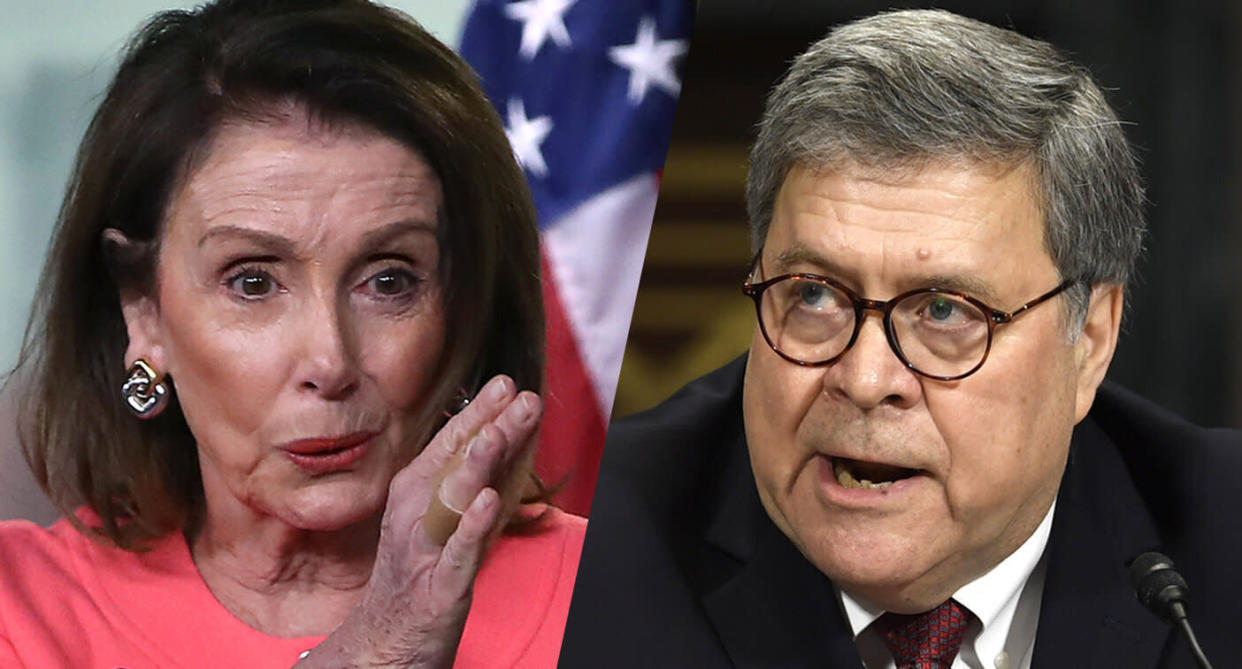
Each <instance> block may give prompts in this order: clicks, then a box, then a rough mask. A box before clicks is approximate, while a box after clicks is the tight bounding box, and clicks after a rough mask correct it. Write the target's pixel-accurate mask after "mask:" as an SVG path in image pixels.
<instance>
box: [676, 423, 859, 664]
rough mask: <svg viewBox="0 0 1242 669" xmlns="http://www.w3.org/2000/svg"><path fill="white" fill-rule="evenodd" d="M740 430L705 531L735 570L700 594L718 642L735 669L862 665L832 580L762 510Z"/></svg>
mask: <svg viewBox="0 0 1242 669" xmlns="http://www.w3.org/2000/svg"><path fill="white" fill-rule="evenodd" d="M738 435H739V436H738V439H737V442H736V443H734V444H732V445H731V448H730V453H729V456H728V459H727V462H726V463H725V465H724V468H725V471H724V472H723V476H721V477H720V480H721V481H723V482H724V485H722V486H721V488H720V489H719V491H718V494H717V495H716V506H715V508H716V509H718V511H717V513H715V515H714V517H713V518H711V520H710V522H709V523H708V529H707V532H706V536H705V538H706V541H707V544H708V546H709V547H710V548H709V550H711V551H714V552H716V553H718V554H724V555H728V556H729V563H730V564H732V565H734V569H735V571H733V573H732V574H731V575H729V576H727V577H725V578H723V579H721V580H720V581H719V582H718V583H716V584H713V587H710V588H708V589H706V590H705V592H704V594H703V596H702V599H701V601H702V604H703V609H704V611H705V612H706V613H707V617H708V619H709V620H710V621H711V624H712V625H713V627H714V628H715V630H716V633H717V636H718V637H719V639H720V642H721V645H722V646H723V647H724V648H725V651H726V652H727V653H728V655H729V658H730V659H731V660H732V662H733V664H734V666H736V667H739V668H754V667H782V668H783V667H789V668H791V669H792V668H796V667H819V668H822V667H831V668H833V669H836V668H838V667H841V668H849V669H853V668H856V667H857V668H860V667H862V662H861V661H860V660H859V658H858V651H857V650H856V648H855V647H854V641H853V635H852V633H851V632H850V629H849V625H848V624H847V623H846V621H845V618H844V615H843V614H842V612H841V608H840V605H839V604H838V603H837V598H836V594H835V593H834V592H833V589H832V584H831V582H830V581H829V580H828V578H827V577H825V576H824V575H823V574H822V573H820V571H819V570H818V569H816V568H815V566H814V565H812V564H811V563H810V562H809V561H807V559H806V558H805V557H803V556H802V554H801V553H800V552H799V551H798V549H797V548H796V547H795V546H794V545H793V543H792V542H790V541H789V539H788V538H787V537H786V536H785V535H784V534H783V533H781V531H780V530H779V529H778V528H777V527H776V526H775V525H774V524H773V523H772V521H771V519H769V518H768V515H767V513H766V512H765V511H764V510H763V506H762V505H761V504H760V502H759V496H758V492H756V490H755V479H754V475H753V474H752V473H751V469H750V459H749V456H748V454H747V451H746V445H745V437H744V436H742V431H741V429H740V425H739V429H738Z"/></svg>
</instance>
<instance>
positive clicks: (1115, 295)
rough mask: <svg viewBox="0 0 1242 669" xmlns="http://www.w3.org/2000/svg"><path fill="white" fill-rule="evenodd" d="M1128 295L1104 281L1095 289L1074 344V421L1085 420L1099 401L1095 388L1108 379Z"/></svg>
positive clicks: (1119, 287) (1116, 286)
mask: <svg viewBox="0 0 1242 669" xmlns="http://www.w3.org/2000/svg"><path fill="white" fill-rule="evenodd" d="M1124 306H1125V296H1124V292H1123V291H1122V288H1121V286H1119V285H1116V284H1100V285H1098V286H1096V287H1095V288H1093V289H1092V290H1091V301H1090V303H1089V304H1088V305H1087V319H1086V321H1085V322H1084V323H1083V326H1082V333H1081V334H1079V335H1078V341H1077V343H1075V344H1074V361H1075V363H1076V364H1077V367H1078V370H1077V371H1078V389H1077V395H1076V404H1075V407H1074V422H1078V421H1080V420H1082V419H1083V418H1084V417H1085V416H1086V415H1087V411H1089V410H1090V409H1091V405H1092V403H1094V402H1095V391H1096V389H1098V388H1099V387H1100V383H1102V382H1103V381H1104V374H1105V373H1107V372H1108V364H1109V363H1110V362H1112V359H1113V351H1115V350H1116V349H1117V335H1118V332H1119V331H1120V329H1121V314H1122V311H1123V307H1124Z"/></svg>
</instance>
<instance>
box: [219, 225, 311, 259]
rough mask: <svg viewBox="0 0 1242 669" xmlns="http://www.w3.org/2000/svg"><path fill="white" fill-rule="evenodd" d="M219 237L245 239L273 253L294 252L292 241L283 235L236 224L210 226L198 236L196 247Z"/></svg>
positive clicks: (290, 253) (283, 254) (284, 253)
mask: <svg viewBox="0 0 1242 669" xmlns="http://www.w3.org/2000/svg"><path fill="white" fill-rule="evenodd" d="M219 237H225V238H229V237H234V238H242V239H247V240H250V241H252V242H254V243H256V244H258V245H259V246H260V247H262V248H263V249H266V250H269V251H271V252H272V253H273V254H274V255H282V256H290V255H293V252H294V244H293V242H292V241H291V240H289V239H287V238H285V237H282V236H280V235H277V234H274V233H271V232H266V231H263V230H255V229H253V228H245V227H242V226H238V225H217V226H214V227H212V228H211V229H209V230H207V232H204V233H203V236H202V237H199V238H198V247H199V248H202V247H203V246H205V245H206V244H207V243H208V242H209V241H211V240H213V239H216V238H219Z"/></svg>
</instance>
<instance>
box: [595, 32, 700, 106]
mask: <svg viewBox="0 0 1242 669" xmlns="http://www.w3.org/2000/svg"><path fill="white" fill-rule="evenodd" d="M686 48H687V40H684V39H666V40H661V39H656V22H655V19H654V18H652V17H650V16H644V17H643V18H642V20H641V21H639V22H638V35H637V36H636V37H635V38H634V43H633V44H629V45H626V46H614V47H612V48H611V49H609V50H608V57H609V58H611V59H612V61H613V62H614V63H616V64H617V65H620V66H621V67H624V68H627V69H628V70H629V71H630V91H629V98H630V102H632V103H633V104H635V105H637V104H639V103H640V102H642V101H643V98H644V97H645V96H646V95H647V89H648V88H650V87H651V86H652V85H655V86H658V87H660V88H662V89H664V90H665V91H667V92H668V93H669V94H670V95H674V96H675V95H677V93H678V92H679V91H680V90H681V81H680V80H678V78H677V73H676V72H675V71H674V70H673V60H674V59H675V58H677V57H678V56H680V55H682V54H683V53H685V52H686Z"/></svg>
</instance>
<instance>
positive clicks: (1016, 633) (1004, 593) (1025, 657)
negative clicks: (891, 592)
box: [837, 501, 1057, 669]
mask: <svg viewBox="0 0 1242 669" xmlns="http://www.w3.org/2000/svg"><path fill="white" fill-rule="evenodd" d="M1056 506H1057V505H1056V502H1055V501H1053V503H1052V506H1051V507H1049V508H1048V513H1046V514H1045V515H1044V519H1043V520H1042V521H1041V522H1040V523H1039V527H1037V528H1035V531H1034V532H1033V533H1031V536H1030V537H1028V538H1027V540H1026V541H1025V542H1024V543H1023V544H1022V545H1021V546H1019V547H1018V548H1017V550H1015V551H1014V552H1013V553H1010V554H1009V557H1007V558H1005V559H1004V560H1001V562H1000V564H998V565H996V566H995V567H993V568H992V569H991V571H989V572H988V573H986V574H984V575H982V576H980V577H979V578H977V579H975V580H973V581H971V582H970V583H967V584H966V585H964V586H962V587H961V588H960V589H959V590H958V591H957V592H955V593H953V599H956V600H957V602H958V603H959V604H961V605H962V606H964V607H966V608H967V609H969V610H970V612H971V613H972V614H974V619H972V620H971V622H970V626H969V627H967V629H966V635H965V638H964V639H963V640H962V649H961V651H960V652H959V653H958V655H957V659H955V660H954V661H953V669H1030V666H1031V651H1032V650H1033V649H1034V647H1035V628H1036V627H1037V626H1038V624H1039V602H1040V599H1041V596H1042V595H1043V592H1044V571H1045V565H1044V560H1043V555H1044V548H1045V547H1046V546H1047V545H1048V536H1049V534H1050V533H1051V532H1052V512H1053V510H1054V509H1056ZM837 597H838V598H839V600H840V602H841V606H842V608H843V610H844V611H845V616H846V619H847V620H849V623H850V629H851V630H853V633H854V643H855V644H856V645H857V646H858V653H859V655H860V656H861V657H862V660H863V664H864V665H865V666H866V667H867V668H868V669H894V667H896V662H895V661H894V660H893V658H892V655H890V654H889V652H888V648H887V647H885V645H884V641H883V640H882V639H881V638H880V634H879V633H878V632H877V631H875V630H874V629H871V628H869V627H868V626H869V625H870V624H871V623H872V622H874V621H875V619H876V618H879V617H880V616H881V615H883V614H884V609H881V608H879V607H877V606H874V605H872V604H870V603H868V602H865V601H863V600H861V599H858V598H856V597H853V596H851V595H850V594H849V593H847V592H845V591H844V590H841V589H839V588H838V589H837Z"/></svg>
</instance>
